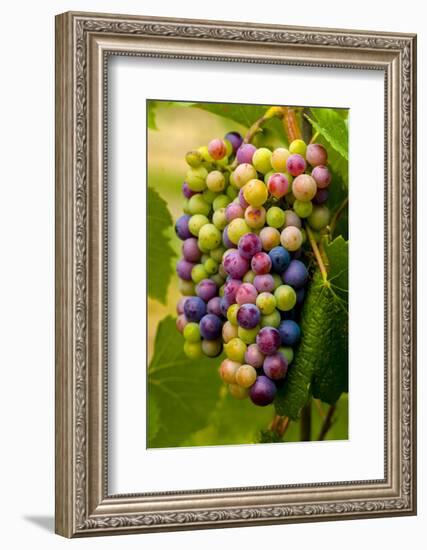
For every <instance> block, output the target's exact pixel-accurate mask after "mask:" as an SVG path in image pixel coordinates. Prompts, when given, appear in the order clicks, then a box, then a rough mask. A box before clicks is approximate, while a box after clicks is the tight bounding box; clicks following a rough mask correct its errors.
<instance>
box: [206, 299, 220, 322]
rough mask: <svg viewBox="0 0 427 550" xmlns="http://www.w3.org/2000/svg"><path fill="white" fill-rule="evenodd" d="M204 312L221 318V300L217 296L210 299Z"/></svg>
mask: <svg viewBox="0 0 427 550" xmlns="http://www.w3.org/2000/svg"><path fill="white" fill-rule="evenodd" d="M206 310H207V312H208V313H213V314H214V315H218V317H221V315H222V311H221V298H220V297H219V296H214V297H213V298H211V299H210V300H209V302H208V303H207V307H206Z"/></svg>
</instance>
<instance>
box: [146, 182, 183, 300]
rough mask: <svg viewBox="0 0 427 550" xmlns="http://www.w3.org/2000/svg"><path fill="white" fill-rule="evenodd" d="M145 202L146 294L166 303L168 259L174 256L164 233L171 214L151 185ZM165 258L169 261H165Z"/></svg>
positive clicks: (168, 273)
mask: <svg viewBox="0 0 427 550" xmlns="http://www.w3.org/2000/svg"><path fill="white" fill-rule="evenodd" d="M147 202H148V214H147V231H148V243H147V255H148V260H147V266H148V294H149V296H150V297H151V298H154V299H155V300H158V301H159V302H161V303H162V304H166V295H167V290H168V286H169V282H170V278H171V275H172V273H173V270H172V266H171V262H170V260H171V259H172V258H173V257H174V256H176V254H175V251H174V250H173V248H172V247H171V245H170V239H169V237H168V236H167V234H166V231H167V229H168V228H169V227H170V226H171V225H172V216H171V214H170V212H169V210H168V207H167V204H166V202H165V201H164V200H163V199H162V198H161V196H160V195H159V194H158V193H157V191H155V190H154V189H153V188H152V187H148V192H147ZM165 258H166V259H167V260H169V261H165Z"/></svg>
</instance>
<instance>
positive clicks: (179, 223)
mask: <svg viewBox="0 0 427 550" xmlns="http://www.w3.org/2000/svg"><path fill="white" fill-rule="evenodd" d="M190 218H191V216H189V215H188V214H184V215H183V216H181V217H180V218H178V219H177V220H176V224H175V232H176V234H177V236H178V238H180V239H181V240H182V241H183V240H185V239H189V238H190V237H192V236H193V235H192V234H191V233H190V230H189V228H188V222H189V221H190Z"/></svg>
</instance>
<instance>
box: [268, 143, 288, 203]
mask: <svg viewBox="0 0 427 550" xmlns="http://www.w3.org/2000/svg"><path fill="white" fill-rule="evenodd" d="M273 154H274V153H273ZM266 181H267V188H268V190H269V191H270V193H271V194H272V195H273V197H276V199H281V198H282V197H284V196H285V195H286V193H287V192H288V191H289V180H288V178H287V177H286V175H285V174H281V173H278V172H276V173H273V174H271V176H270V177H269V178H268V179H267V176H266Z"/></svg>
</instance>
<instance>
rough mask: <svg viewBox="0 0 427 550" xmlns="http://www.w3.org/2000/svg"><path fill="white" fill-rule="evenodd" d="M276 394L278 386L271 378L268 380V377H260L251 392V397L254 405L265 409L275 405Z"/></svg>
mask: <svg viewBox="0 0 427 550" xmlns="http://www.w3.org/2000/svg"><path fill="white" fill-rule="evenodd" d="M276 393H277V388H276V385H275V383H274V382H273V381H272V380H270V378H267V376H258V378H257V379H256V380H255V383H254V385H253V386H252V387H251V389H250V390H249V397H250V399H251V401H252V403H254V405H258V406H259V407H265V406H266V405H270V404H271V403H273V401H274V398H275V397H276Z"/></svg>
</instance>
